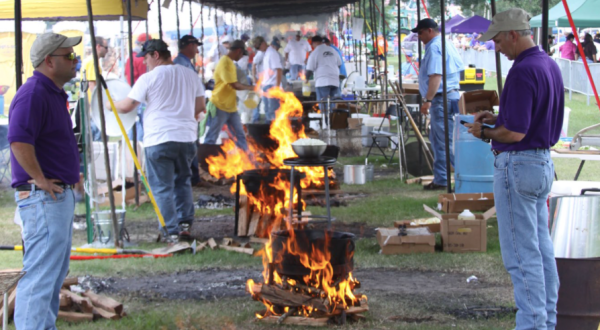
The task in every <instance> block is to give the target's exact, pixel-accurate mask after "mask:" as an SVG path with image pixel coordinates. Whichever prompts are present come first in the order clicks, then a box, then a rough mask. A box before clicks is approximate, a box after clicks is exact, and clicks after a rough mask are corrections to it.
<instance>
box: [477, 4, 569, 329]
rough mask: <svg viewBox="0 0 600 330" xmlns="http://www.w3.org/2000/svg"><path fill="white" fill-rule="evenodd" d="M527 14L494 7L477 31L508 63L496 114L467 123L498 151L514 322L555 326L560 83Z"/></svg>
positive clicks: (497, 182)
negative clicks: (553, 196)
mask: <svg viewBox="0 0 600 330" xmlns="http://www.w3.org/2000/svg"><path fill="white" fill-rule="evenodd" d="M529 19H530V16H529V14H528V13H527V12H525V11H524V10H522V9H516V8H515V9H509V10H507V11H504V12H501V13H498V14H496V16H494V18H493V20H492V24H491V25H490V27H489V29H488V31H487V32H486V33H485V34H484V35H483V36H482V38H481V39H483V40H490V39H492V40H493V41H494V42H495V44H496V50H497V51H499V52H501V53H502V54H504V55H505V56H506V57H507V58H508V59H509V60H514V63H513V66H512V68H511V69H510V72H509V73H508V76H507V77H506V83H505V86H504V91H503V92H502V96H501V99H500V114H499V115H498V116H495V115H492V114H491V113H489V112H480V113H478V114H476V115H475V123H474V124H467V125H466V126H468V127H470V128H469V132H471V133H472V134H473V135H474V136H475V137H478V138H482V139H491V140H492V149H493V152H494V154H495V155H496V160H495V164H494V167H495V173H494V199H495V203H496V210H497V216H498V233H499V236H500V250H501V252H502V260H503V261H504V266H505V267H506V270H507V271H508V273H509V274H510V276H511V279H512V282H513V286H514V295H515V303H516V305H517V308H518V312H517V317H516V321H517V327H516V329H554V328H555V327H556V302H557V300H558V286H559V281H558V273H557V270H556V262H555V260H554V248H553V245H552V241H551V239H550V233H549V230H548V208H547V206H546V200H547V198H548V193H549V192H550V188H551V187H552V179H553V174H554V164H553V163H552V159H551V158H550V150H549V148H550V146H552V145H554V144H555V143H556V142H557V141H558V139H559V137H560V130H561V127H562V121H563V110H564V106H565V101H564V88H563V82H562V77H561V73H560V70H559V68H558V65H557V64H556V63H555V62H554V61H553V60H552V59H551V58H550V57H549V56H548V55H547V54H546V53H545V52H544V51H542V50H541V49H540V48H539V47H538V46H536V45H535V44H534V43H533V41H532V40H531V38H530V35H531V29H530V26H529ZM484 123H485V124H495V127H494V128H489V127H488V126H486V125H484Z"/></svg>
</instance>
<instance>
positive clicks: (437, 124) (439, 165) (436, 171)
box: [429, 91, 459, 186]
mask: <svg viewBox="0 0 600 330" xmlns="http://www.w3.org/2000/svg"><path fill="white" fill-rule="evenodd" d="M458 99H459V94H458V92H456V91H454V92H450V93H448V137H449V138H450V163H451V164H452V166H454V152H452V132H453V131H454V115H455V114H457V113H458ZM429 116H430V122H431V129H430V130H429V142H431V149H432V151H433V183H434V184H437V185H440V186H446V185H448V178H447V173H446V137H445V130H444V98H443V96H436V97H434V98H433V101H432V102H431V107H430V108H429Z"/></svg>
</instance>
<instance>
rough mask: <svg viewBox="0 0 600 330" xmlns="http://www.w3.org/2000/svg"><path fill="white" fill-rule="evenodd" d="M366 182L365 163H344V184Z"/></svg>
mask: <svg viewBox="0 0 600 330" xmlns="http://www.w3.org/2000/svg"><path fill="white" fill-rule="evenodd" d="M365 182H367V173H366V165H344V183H345V184H365Z"/></svg>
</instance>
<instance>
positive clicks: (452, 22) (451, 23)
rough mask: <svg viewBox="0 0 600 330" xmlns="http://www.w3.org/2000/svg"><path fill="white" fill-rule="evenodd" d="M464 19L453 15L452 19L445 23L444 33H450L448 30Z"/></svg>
mask: <svg viewBox="0 0 600 330" xmlns="http://www.w3.org/2000/svg"><path fill="white" fill-rule="evenodd" d="M464 19H465V18H464V17H462V16H461V15H454V16H453V17H452V18H450V19H449V20H447V21H446V33H451V31H450V29H451V28H452V27H453V26H455V25H456V24H458V23H460V22H461V21H462V20H464Z"/></svg>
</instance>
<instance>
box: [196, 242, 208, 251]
mask: <svg viewBox="0 0 600 330" xmlns="http://www.w3.org/2000/svg"><path fill="white" fill-rule="evenodd" d="M206 245H208V243H206V242H200V243H197V245H196V252H200V251H202V250H204V248H206Z"/></svg>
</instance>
